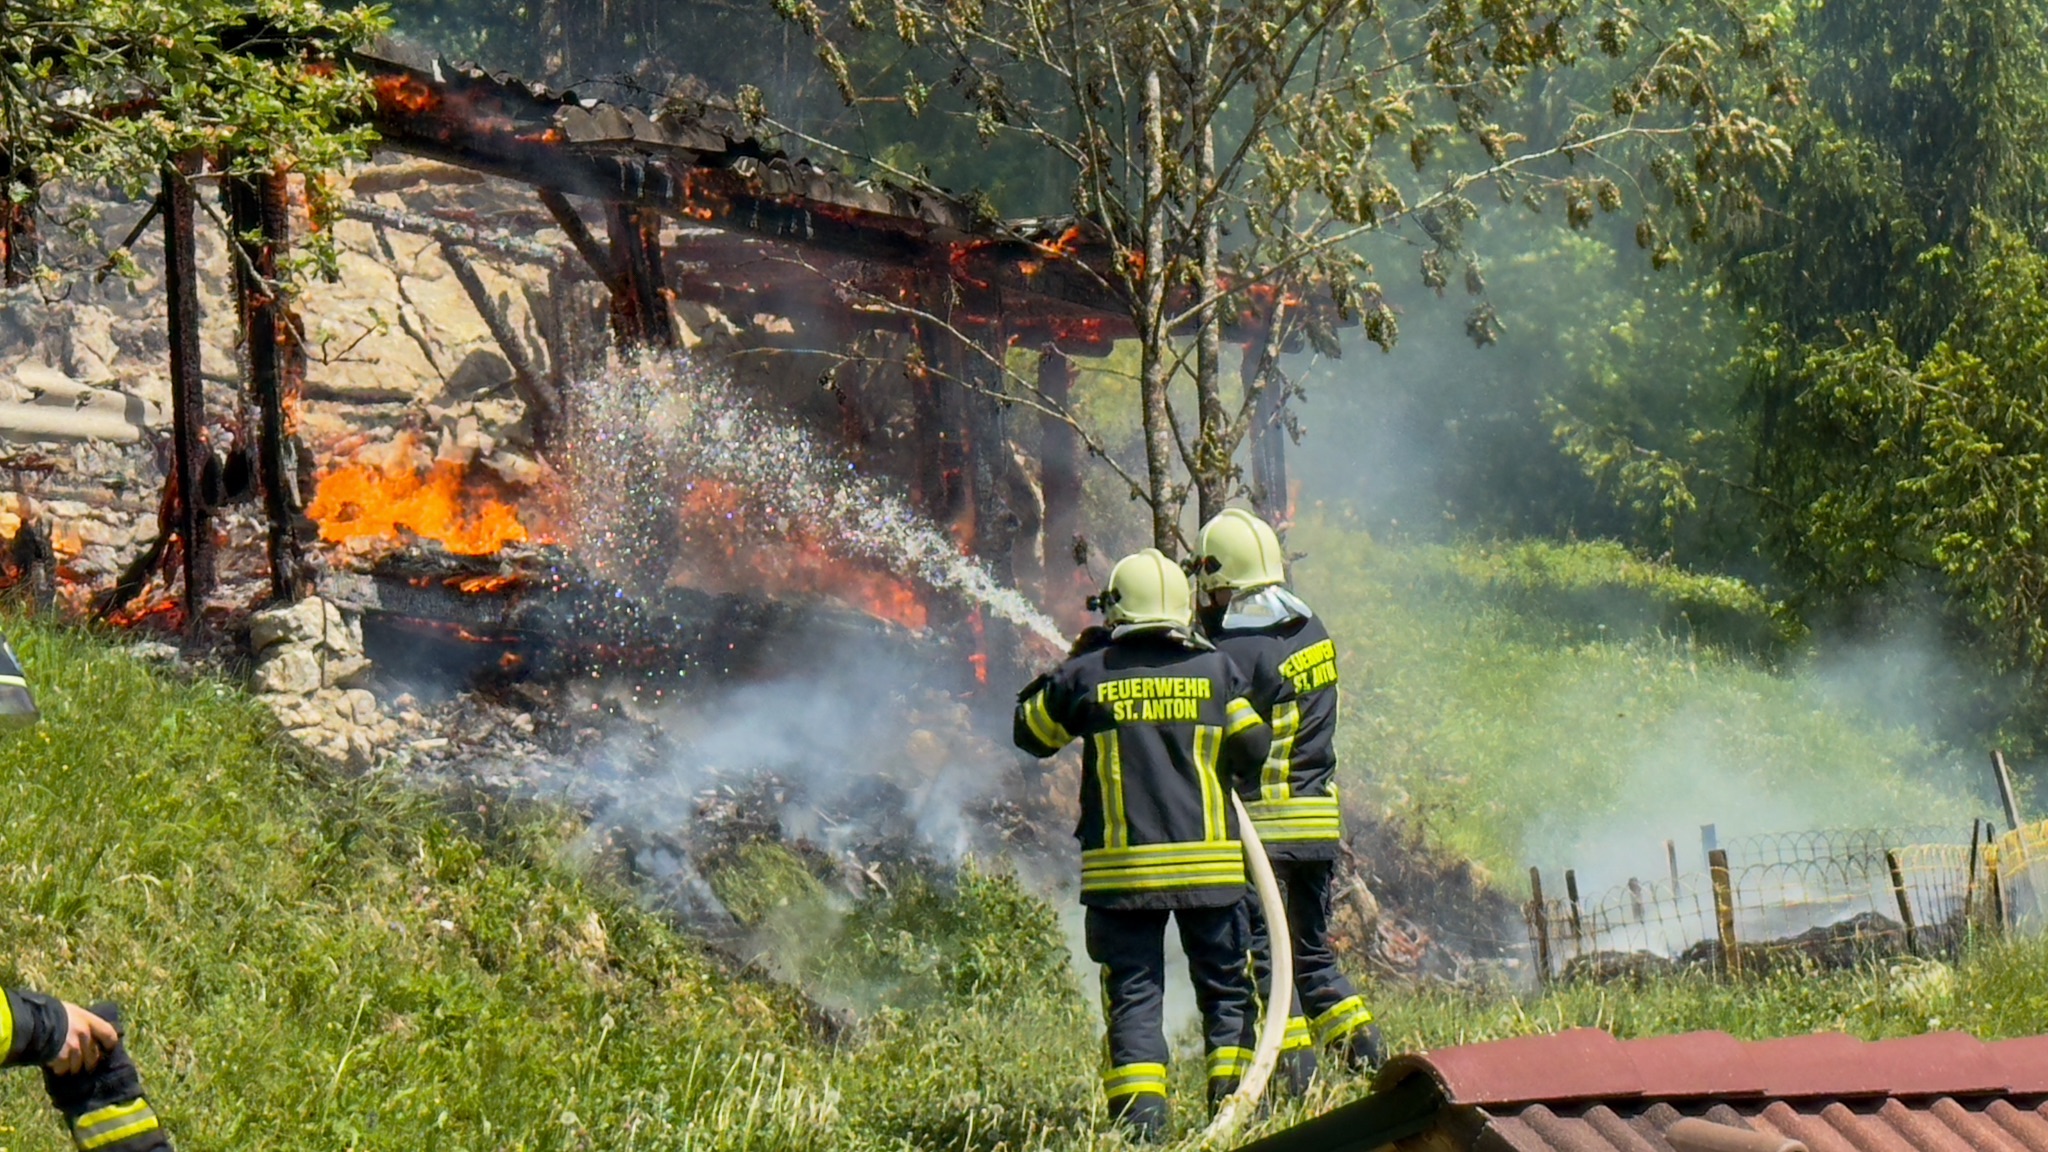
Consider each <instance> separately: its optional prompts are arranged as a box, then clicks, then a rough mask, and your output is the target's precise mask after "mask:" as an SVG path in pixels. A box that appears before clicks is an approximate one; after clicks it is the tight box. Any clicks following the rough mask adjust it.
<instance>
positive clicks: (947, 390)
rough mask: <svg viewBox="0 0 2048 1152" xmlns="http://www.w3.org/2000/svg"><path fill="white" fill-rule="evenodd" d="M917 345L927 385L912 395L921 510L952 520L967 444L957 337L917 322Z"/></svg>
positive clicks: (962, 488) (963, 496) (961, 508)
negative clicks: (921, 390) (924, 389)
mask: <svg viewBox="0 0 2048 1152" xmlns="http://www.w3.org/2000/svg"><path fill="white" fill-rule="evenodd" d="M917 336H918V351H919V353H920V355H921V356H922V358H923V361H924V375H925V385H926V391H925V392H924V393H923V394H921V395H917V396H915V397H914V398H913V401H912V403H913V407H914V408H915V413H914V415H915V418H916V420H917V423H918V433H917V435H918V452H919V456H920V459H921V460H922V461H923V463H922V464H921V465H920V467H919V475H920V479H921V487H923V488H924V496H925V504H924V507H923V511H924V512H925V514H926V515H928V516H930V517H931V518H932V519H934V520H936V521H938V522H939V523H940V524H944V525H952V524H955V523H957V522H958V521H959V519H960V517H961V515H962V514H963V513H964V512H965V511H966V504H967V483H966V481H967V476H966V444H965V443H964V440H965V436H964V429H963V426H962V425H963V420H962V412H961V409H962V407H963V405H962V403H961V400H962V397H963V394H964V392H965V389H964V388H963V387H962V384H963V383H964V381H965V375H964V373H963V372H962V370H961V364H960V348H959V342H958V341H957V340H955V339H953V337H952V334H951V333H948V332H945V331H943V330H942V329H941V327H940V326H939V325H936V324H929V323H926V324H919V325H918V326H917Z"/></svg>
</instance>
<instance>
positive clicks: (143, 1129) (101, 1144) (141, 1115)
mask: <svg viewBox="0 0 2048 1152" xmlns="http://www.w3.org/2000/svg"><path fill="white" fill-rule="evenodd" d="M91 1012H92V1014H93V1015H94V1016H97V1017H99V1018H100V1019H101V1020H102V1021H105V1022H106V1023H107V1024H108V1025H111V1026H112V1029H113V1030H115V1042H114V1043H113V1045H112V1046H111V1047H109V1048H107V1049H106V1051H105V1053H104V1055H102V1056H101V1057H100V1060H99V1063H98V1064H97V1065H95V1066H94V1067H92V1068H88V1069H84V1070H81V1071H77V1072H72V1073H69V1074H64V1073H59V1072H57V1071H55V1070H54V1066H52V1067H46V1068H44V1069H43V1090H44V1091H46V1092H48V1093H49V1095H50V1103H51V1104H54V1105H56V1108H57V1111H59V1112H62V1113H63V1114H64V1119H65V1120H66V1121H68V1122H69V1123H70V1125H71V1140H72V1143H73V1144H75V1145H77V1146H78V1147H79V1148H80V1149H82V1150H90V1152H170V1148H171V1141H170V1138H169V1137H167V1136H165V1135H164V1130H163V1128H162V1126H161V1125H159V1124H158V1123H157V1119H156V1113H155V1112H153V1111H151V1110H150V1107H149V1101H148V1100H146V1099H144V1098H143V1095H142V1075H141V1074H140V1073H139V1072H137V1071H136V1070H135V1061H134V1060H132V1059H130V1058H129V1056H128V1046H127V1045H125V1044H123V1043H121V1042H120V1037H119V1032H118V1029H119V1028H120V1026H121V1010H120V1008H119V1007H117V1006H115V1005H113V1004H95V1005H93V1006H92V1008H91Z"/></svg>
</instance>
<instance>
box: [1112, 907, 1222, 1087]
mask: <svg viewBox="0 0 2048 1152" xmlns="http://www.w3.org/2000/svg"><path fill="white" fill-rule="evenodd" d="M1169 916H1170V917H1172V918H1173V920H1174V921H1175V922H1176V923H1177V924H1178V925H1179V926H1180V946H1181V950H1182V951H1183V952H1185V953H1187V958H1188V974H1189V976H1190V977H1191V978H1192V979H1193V981H1194V985H1195V1004H1196V1005H1197V1006H1198V1007H1199V1008H1201V1010H1202V1035H1203V1040H1204V1046H1205V1047H1206V1049H1207V1051H1208V1077H1209V1094H1210V1098H1211V1099H1212V1100H1214V1099H1217V1098H1218V1097H1219V1096H1220V1095H1223V1094H1227V1093H1228V1092H1230V1091H1233V1090H1235V1089H1236V1087H1237V1081H1238V1080H1239V1078H1241V1077H1242V1076H1243V1075H1244V1072H1245V1069H1246V1068H1248V1067H1249V1066H1250V1064H1251V1050H1250V1045H1249V1043H1248V1042H1247V1040H1246V1037H1248V1036H1249V1035H1250V1034H1251V1030H1252V1026H1253V1023H1254V1022H1253V1019H1252V981H1251V974H1250V972H1249V971H1247V969H1246V964H1245V959H1246V955H1247V953H1248V951H1249V947H1250V940H1249V939H1248V938H1247V935H1246V925H1245V922H1244V914H1243V911H1242V909H1241V908H1240V906H1238V905H1231V906H1230V907H1227V908H1181V909H1177V910H1174V911H1167V910H1165V909H1151V908H1143V909H1113V908H1090V909H1088V919H1087V928H1086V934H1087V942H1088V958H1089V959H1090V960H1093V961H1095V962H1096V963H1097V964H1099V965H1101V967H1102V1014H1103V1020H1104V1022H1105V1024H1106V1025H1107V1033H1108V1034H1107V1037H1106V1039H1105V1044H1106V1046H1107V1048H1108V1056H1107V1060H1106V1062H1105V1064H1104V1066H1103V1073H1102V1089H1103V1094H1104V1095H1105V1096H1106V1097H1108V1100H1109V1111H1110V1114H1111V1115H1113V1116H1125V1115H1131V1116H1132V1118H1133V1119H1147V1120H1149V1119H1150V1118H1151V1117H1155V1116H1156V1117H1160V1118H1163V1117H1164V1115H1165V1109H1166V1063H1167V1056H1168V1051H1167V1047H1166V1027H1165V1012H1164V1009H1165V1005H1166V921H1167V918H1168V917H1169Z"/></svg>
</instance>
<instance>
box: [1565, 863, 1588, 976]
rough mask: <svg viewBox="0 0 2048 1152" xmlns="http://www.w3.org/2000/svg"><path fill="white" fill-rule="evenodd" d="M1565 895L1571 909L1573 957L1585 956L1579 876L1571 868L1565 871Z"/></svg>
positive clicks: (1584, 929) (1584, 927) (1584, 934)
mask: <svg viewBox="0 0 2048 1152" xmlns="http://www.w3.org/2000/svg"><path fill="white" fill-rule="evenodd" d="M1564 895H1565V900H1566V902H1567V903H1568V904H1569V905H1570V907H1571V918H1572V955H1573V956H1584V955H1585V954H1586V923H1585V919H1584V917H1583V915H1582V914H1581V912H1580V907H1579V874H1578V872H1577V871H1576V870H1574V869H1571V868H1567V869H1565V870H1564Z"/></svg>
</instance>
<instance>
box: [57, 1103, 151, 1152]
mask: <svg viewBox="0 0 2048 1152" xmlns="http://www.w3.org/2000/svg"><path fill="white" fill-rule="evenodd" d="M156 1127H157V1122H156V1113H155V1112H152V1111H150V1107H149V1101H147V1100H141V1099H138V1100H135V1101H133V1102H132V1103H128V1104H116V1105H113V1106H111V1107H108V1108H101V1109H98V1110H96V1111H92V1112H87V1113H86V1114H85V1115H83V1116H80V1117H79V1118H78V1119H77V1121H75V1122H74V1123H73V1124H72V1125H71V1139H72V1142H73V1143H75V1144H77V1145H78V1147H79V1149H80V1150H81V1152H84V1150H86V1149H92V1148H104V1147H106V1146H107V1145H109V1144H113V1143H115V1142H117V1141H121V1140H126V1139H128V1138H129V1137H130V1136H140V1135H142V1134H143V1133H144V1132H150V1131H153V1130H155V1129H156Z"/></svg>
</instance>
